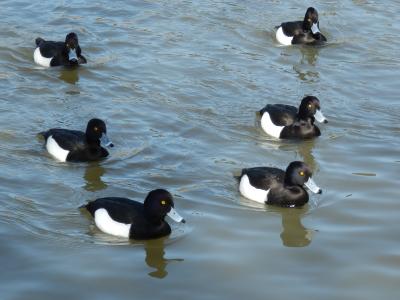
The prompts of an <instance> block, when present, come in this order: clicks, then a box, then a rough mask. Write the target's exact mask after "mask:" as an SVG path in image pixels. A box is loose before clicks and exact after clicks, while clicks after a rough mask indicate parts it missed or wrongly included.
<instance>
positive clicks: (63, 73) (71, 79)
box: [58, 68, 79, 84]
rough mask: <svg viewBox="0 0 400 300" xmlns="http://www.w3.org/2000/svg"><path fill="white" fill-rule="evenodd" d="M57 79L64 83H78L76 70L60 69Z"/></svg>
mask: <svg viewBox="0 0 400 300" xmlns="http://www.w3.org/2000/svg"><path fill="white" fill-rule="evenodd" d="M58 78H59V79H61V80H63V81H65V82H66V83H69V84H75V83H77V82H78V81H79V73H78V68H62V69H60V76H59V77H58Z"/></svg>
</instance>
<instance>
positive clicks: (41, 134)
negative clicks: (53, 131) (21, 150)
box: [37, 131, 49, 140]
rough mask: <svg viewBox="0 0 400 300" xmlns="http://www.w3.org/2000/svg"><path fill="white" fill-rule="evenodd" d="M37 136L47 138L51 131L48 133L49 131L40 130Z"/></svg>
mask: <svg viewBox="0 0 400 300" xmlns="http://www.w3.org/2000/svg"><path fill="white" fill-rule="evenodd" d="M37 136H38V137H40V138H44V139H45V140H47V138H48V137H49V133H48V131H42V132H39V133H38V134H37Z"/></svg>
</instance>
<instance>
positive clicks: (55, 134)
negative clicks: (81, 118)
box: [39, 119, 114, 162]
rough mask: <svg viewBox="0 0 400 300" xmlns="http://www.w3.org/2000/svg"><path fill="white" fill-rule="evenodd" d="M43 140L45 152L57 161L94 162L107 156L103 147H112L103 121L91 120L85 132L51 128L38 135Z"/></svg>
mask: <svg viewBox="0 0 400 300" xmlns="http://www.w3.org/2000/svg"><path fill="white" fill-rule="evenodd" d="M39 134H40V135H42V136H43V137H44V138H45V146H46V149H47V151H48V152H49V153H50V154H51V155H52V156H53V157H55V158H56V159H57V160H59V161H63V162H65V161H74V162H83V161H95V160H100V159H103V158H105V157H107V156H108V151H107V150H106V149H104V148H103V147H101V146H104V147H114V145H113V143H112V142H111V141H110V140H109V139H108V137H107V128H106V124H105V123H104V121H102V120H100V119H91V120H90V121H89V122H88V124H87V127H86V132H83V131H77V130H69V129H61V128H53V129H49V130H47V131H44V132H41V133H39Z"/></svg>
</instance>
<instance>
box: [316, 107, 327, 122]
mask: <svg viewBox="0 0 400 300" xmlns="http://www.w3.org/2000/svg"><path fill="white" fill-rule="evenodd" d="M314 118H315V120H317V121H318V122H320V123H328V120H327V119H326V118H325V116H324V115H323V114H322V112H321V110H319V109H317V111H316V112H315V114H314Z"/></svg>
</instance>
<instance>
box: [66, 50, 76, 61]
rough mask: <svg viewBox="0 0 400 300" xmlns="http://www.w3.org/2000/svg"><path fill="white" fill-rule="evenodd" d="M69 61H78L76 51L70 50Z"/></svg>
mask: <svg viewBox="0 0 400 300" xmlns="http://www.w3.org/2000/svg"><path fill="white" fill-rule="evenodd" d="M68 59H69V61H78V55H76V49H69V52H68Z"/></svg>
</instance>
